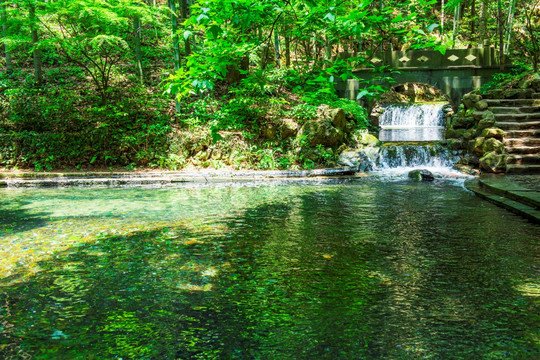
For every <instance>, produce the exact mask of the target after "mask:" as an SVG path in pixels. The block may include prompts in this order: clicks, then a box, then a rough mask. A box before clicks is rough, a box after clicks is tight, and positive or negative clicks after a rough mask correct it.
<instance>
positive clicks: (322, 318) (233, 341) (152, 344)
mask: <svg viewBox="0 0 540 360" xmlns="http://www.w3.org/2000/svg"><path fill="white" fill-rule="evenodd" d="M43 191H44V190H27V191H23V192H19V193H17V196H18V197H19V198H25V199H27V200H28V202H27V205H25V211H27V212H29V213H35V214H41V216H42V217H43V220H47V221H46V222H47V224H48V225H47V226H44V227H42V228H34V229H32V230H28V231H27V232H23V233H19V234H9V233H3V234H2V238H1V240H0V241H1V243H0V244H2V245H5V244H7V243H10V242H12V241H18V242H26V243H27V245H28V246H31V244H34V243H36V242H38V241H37V238H38V237H40V236H48V237H49V238H48V239H49V240H50V241H53V242H54V241H56V240H58V239H54V237H56V238H61V236H62V235H64V234H65V233H68V234H67V235H66V237H65V238H69V237H70V236H75V235H74V234H79V235H80V233H77V232H76V231H75V230H76V229H79V230H78V231H82V230H80V229H84V231H85V232H86V235H85V236H84V237H83V236H80V237H77V239H78V240H73V241H74V243H73V244H72V245H71V246H69V247H68V248H65V249H62V248H58V249H55V251H54V254H47V253H46V252H45V253H43V254H37V255H35V256H34V257H33V258H32V257H31V256H29V255H27V254H25V253H24V252H23V251H22V250H20V252H19V253H17V254H13V253H10V254H9V255H10V256H12V255H13V256H19V257H20V258H25V259H27V260H28V261H27V262H25V263H24V264H16V265H15V267H14V268H12V269H11V270H10V275H9V276H8V275H7V273H5V275H4V278H3V279H2V280H0V287H1V291H0V294H2V295H0V324H2V325H0V326H1V327H0V332H1V334H2V335H3V336H2V337H0V344H1V345H2V346H1V347H0V357H1V358H6V359H9V358H18V357H17V356H20V355H18V354H28V355H29V356H34V357H38V356H39V357H41V358H44V359H47V358H49V359H76V358H81V359H92V358H95V359H104V358H119V357H123V358H130V359H223V358H232V359H234V358H238V359H247V358H256V359H284V358H294V359H313V358H317V359H339V358H342V359H362V358H365V359H373V358H392V359H399V358H403V359H410V358H433V359H436V358H444V359H458V358H502V357H510V358H534V357H535V356H537V355H538V352H537V346H538V342H537V338H535V337H534V336H535V331H536V329H537V318H536V315H535V314H538V303H537V302H535V298H534V297H532V296H527V295H526V294H524V293H523V292H522V291H520V290H518V289H522V288H523V287H520V286H521V285H522V284H531V283H533V284H534V283H538V273H537V272H535V270H534V266H535V265H536V264H537V263H536V257H535V256H536V255H537V254H538V243H537V241H536V240H537V233H538V226H536V225H532V224H529V223H527V222H524V221H522V220H521V219H520V218H518V217H515V216H514V215H511V214H509V213H507V212H505V211H504V210H501V209H499V208H497V207H495V206H492V205H491V204H488V203H485V202H481V201H479V200H478V199H477V198H475V197H474V196H473V195H472V194H470V193H468V192H466V191H464V190H463V189H462V188H460V187H456V186H452V185H451V184H447V183H440V182H439V183H433V184H429V185H428V184H423V183H414V182H394V183H383V182H378V181H373V180H366V181H364V182H361V183H359V184H355V185H335V186H318V187H316V186H280V187H259V188H222V189H220V190H217V189H213V188H208V189H198V190H193V189H190V190H184V189H122V190H121V191H119V189H101V190H92V191H89V190H88V189H85V190H78V189H64V190H59V191H58V193H56V195H55V192H54V190H52V189H47V191H49V192H48V193H47V194H49V196H47V197H44V196H42V195H43V194H44V193H43ZM4 195H6V196H12V195H11V194H10V193H8V192H4ZM70 196H73V198H76V199H77V203H79V204H82V205H81V208H79V207H78V206H76V205H75V204H74V203H73V202H72V201H71V200H70ZM43 206H45V207H46V208H48V209H50V211H51V213H50V215H45V212H44V211H43V210H44V208H43ZM93 209H95V210H96V211H95V212H96V213H97V214H96V215H95V216H92V215H91V214H92V213H93V212H94V210H93ZM70 214H77V216H75V217H74V216H72V215H70ZM472 216H474V221H471V217H472ZM16 221H17V220H16ZM66 223H68V224H71V225H70V226H66V225H65V224H66ZM15 225H16V224H15ZM51 228H54V229H55V230H54V231H52V230H51ZM104 229H106V230H104ZM79 235H77V236H79ZM501 239H504V241H501ZM17 249H18V248H17ZM12 251H19V250H12ZM37 252H39V251H37ZM31 259H33V261H35V262H37V268H39V271H34V272H29V267H28V266H27V263H28V262H30V261H31ZM6 324H7V325H6Z"/></svg>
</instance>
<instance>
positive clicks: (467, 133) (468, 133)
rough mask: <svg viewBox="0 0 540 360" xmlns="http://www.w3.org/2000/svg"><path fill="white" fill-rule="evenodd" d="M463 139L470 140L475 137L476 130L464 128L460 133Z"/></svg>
mask: <svg viewBox="0 0 540 360" xmlns="http://www.w3.org/2000/svg"><path fill="white" fill-rule="evenodd" d="M462 137H463V139H465V140H471V139H473V138H475V137H476V130H475V129H469V130H466V131H465V132H464V133H463V135H462Z"/></svg>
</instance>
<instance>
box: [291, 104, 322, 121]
mask: <svg viewBox="0 0 540 360" xmlns="http://www.w3.org/2000/svg"><path fill="white" fill-rule="evenodd" d="M288 115H289V116H291V117H292V118H293V119H297V120H310V119H314V118H316V117H317V107H316V106H314V105H311V104H305V103H304V104H298V105H296V106H294V107H293V108H292V109H291V110H290V111H289V113H288Z"/></svg>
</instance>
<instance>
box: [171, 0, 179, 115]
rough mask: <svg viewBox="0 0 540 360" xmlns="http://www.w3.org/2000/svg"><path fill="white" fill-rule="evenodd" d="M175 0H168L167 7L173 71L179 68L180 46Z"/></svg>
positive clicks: (177, 109)
mask: <svg viewBox="0 0 540 360" xmlns="http://www.w3.org/2000/svg"><path fill="white" fill-rule="evenodd" d="M175 1H176V0H169V9H170V10H171V29H172V33H173V51H174V71H178V69H180V47H179V41H178V21H177V14H176V4H175ZM173 95H174V107H175V111H176V113H179V112H180V103H179V102H178V99H177V98H176V93H175V94H173Z"/></svg>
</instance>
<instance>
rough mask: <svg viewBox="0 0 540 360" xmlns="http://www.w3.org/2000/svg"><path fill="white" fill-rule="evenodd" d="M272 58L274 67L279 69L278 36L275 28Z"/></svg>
mask: <svg viewBox="0 0 540 360" xmlns="http://www.w3.org/2000/svg"><path fill="white" fill-rule="evenodd" d="M274 56H275V59H276V66H277V67H280V63H279V34H278V30H277V27H276V28H275V29H274Z"/></svg>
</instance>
